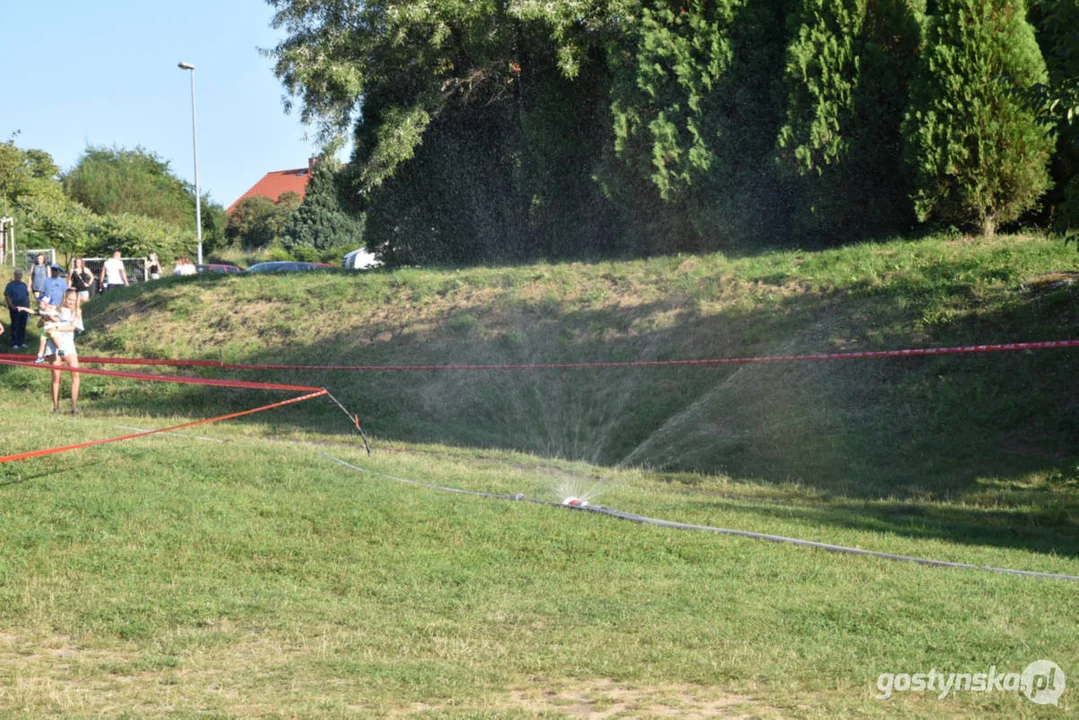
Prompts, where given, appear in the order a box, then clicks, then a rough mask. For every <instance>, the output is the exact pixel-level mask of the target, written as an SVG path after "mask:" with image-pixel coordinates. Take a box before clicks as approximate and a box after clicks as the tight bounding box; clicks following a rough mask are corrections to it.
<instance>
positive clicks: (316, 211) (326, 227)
mask: <svg viewBox="0 0 1079 720" xmlns="http://www.w3.org/2000/svg"><path fill="white" fill-rule="evenodd" d="M334 165H335V161H334V158H333V157H332V156H326V155H323V156H322V157H321V158H319V161H318V163H317V164H316V165H315V169H314V172H313V174H312V175H311V180H310V181H309V182H308V184H307V190H306V192H305V194H304V198H303V202H302V203H301V204H300V206H299V207H298V208H296V210H295V212H293V213H291V214H290V215H289V216H288V219H287V221H286V222H285V224H284V230H283V238H282V241H283V244H284V246H285V249H286V250H288V251H290V252H295V249H296V248H299V247H304V248H314V249H316V250H328V249H330V248H336V247H342V246H345V245H353V246H355V245H357V244H359V242H360V238H361V236H362V235H363V221H362V219H360V218H357V217H354V216H352V215H350V214H349V213H347V212H346V211H345V210H344V209H343V208H342V206H341V202H340V200H339V199H338V193H339V188H338V184H337V176H338V172H337V170H336V169H335V168H334Z"/></svg>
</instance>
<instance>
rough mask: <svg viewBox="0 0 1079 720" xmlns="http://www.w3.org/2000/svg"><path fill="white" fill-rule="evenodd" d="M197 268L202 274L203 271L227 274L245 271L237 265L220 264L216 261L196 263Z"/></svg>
mask: <svg viewBox="0 0 1079 720" xmlns="http://www.w3.org/2000/svg"><path fill="white" fill-rule="evenodd" d="M195 269H196V270H198V272H199V275H202V274H203V273H224V274H225V275H228V274H229V273H240V272H243V271H244V270H243V268H241V267H236V266H235V265H218V264H216V263H211V264H207V265H196V266H195Z"/></svg>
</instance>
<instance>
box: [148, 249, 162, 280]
mask: <svg viewBox="0 0 1079 720" xmlns="http://www.w3.org/2000/svg"><path fill="white" fill-rule="evenodd" d="M146 277H148V278H149V279H150V280H160V279H161V261H160V260H158V259H157V253H150V257H149V259H148V260H147V262H146Z"/></svg>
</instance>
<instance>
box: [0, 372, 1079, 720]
mask: <svg viewBox="0 0 1079 720" xmlns="http://www.w3.org/2000/svg"><path fill="white" fill-rule="evenodd" d="M18 372H19V373H20V374H21V375H26V374H28V373H30V372H32V371H18ZM41 375H42V376H44V375H45V373H41ZM24 382H25V384H27V385H31V386H34V385H37V384H38V382H39V381H38V380H37V379H36V378H25V377H24ZM40 382H43V380H42V381H40ZM132 391H135V390H134V389H132ZM234 401H235V402H237V404H239V403H241V402H247V403H249V404H252V405H253V404H257V400H256V398H255V397H254V394H252V395H251V396H244V397H243V398H235V399H234ZM314 402H321V401H319V400H316V401H314ZM38 406H41V407H47V401H45V402H42V398H41V397H39V396H38V395H36V394H33V393H31V392H28V391H25V390H24V391H11V390H4V391H0V410H2V412H0V417H3V418H4V419H3V420H2V421H0V434H2V436H3V437H5V438H8V441H6V442H5V445H4V449H5V451H7V450H9V449H10V450H11V451H19V450H25V449H31V448H34V447H42V446H47V445H51V444H60V443H65V442H72V441H78V440H81V439H86V438H93V437H105V436H109V435H115V434H123V433H124V432H125V431H126V429H125V428H118V427H117V425H118V424H123V425H125V426H127V427H151V426H154V427H156V426H157V425H155V424H154V423H156V422H157V419H154V418H145V417H143V418H138V417H129V418H126V419H120V418H116V417H111V416H101V415H98V416H95V414H94V412H93V410H92V406H89V405H88V406H87V410H86V411H85V414H84V416H83V417H80V418H78V419H77V420H76V419H71V418H69V417H53V416H49V415H46V414H44V413H43V412H42V411H41V407H38ZM290 411H291V408H285V409H282V410H279V411H273V412H274V415H273V416H266V417H262V418H260V419H258V420H250V421H235V422H231V423H228V424H224V425H219V426H210V427H208V428H201V429H199V430H198V431H197V432H195V431H189V432H188V433H185V435H184V436H176V435H171V436H156V437H154V438H148V439H142V440H133V441H129V442H125V443H120V444H116V445H112V446H102V447H98V448H93V449H88V450H84V451H78V452H74V453H70V454H66V455H57V456H52V457H50V458H42V459H38V460H30V461H24V462H19V463H12V464H8V465H4V466H0V508H2V509H0V546H2V547H3V554H2V564H0V656H2V661H0V711H2V712H3V713H4V714H7V715H11V716H25V717H42V716H46V715H52V716H59V717H97V716H101V715H105V716H124V715H126V716H128V717H165V716H168V717H195V716H199V717H204V716H218V717H350V716H351V717H377V716H404V715H408V716H417V717H431V718H436V717H446V718H450V717H453V718H461V717H469V718H472V717H479V718H488V717H489V718H496V717H498V718H500V717H535V716H541V717H579V716H588V715H587V713H590V712H595V713H601V712H604V711H611V712H612V714H611V715H609V716H610V717H664V716H671V717H713V716H714V717H725V716H729V717H836V716H865V715H872V716H891V717H1045V718H1056V717H1070V716H1072V714H1074V701H1072V700H1071V696H1072V695H1073V694H1074V690H1068V691H1067V693H1066V694H1065V696H1064V697H1063V699H1062V701H1061V703H1062V704H1061V705H1060V706H1059V707H1053V706H1046V707H1039V706H1036V705H1034V704H1032V703H1030V702H1029V701H1027V700H1026V699H1024V698H1022V697H1019V696H1018V695H1017V694H1015V693H994V694H971V693H964V694H960V695H958V696H956V697H949V698H946V699H944V700H938V699H937V698H935V697H926V696H925V695H916V694H909V693H908V694H902V693H896V694H895V695H894V696H893V698H892V699H890V700H888V701H882V700H876V699H874V695H875V694H876V690H875V681H876V677H877V675H878V674H879V673H881V672H911V673H913V672H928V671H929V670H930V669H936V670H938V671H946V672H988V670H989V666H991V665H993V666H996V667H997V668H998V669H1001V671H1009V672H1021V671H1022V669H1023V668H1025V667H1026V665H1027V664H1029V663H1030V662H1033V661H1035V660H1038V659H1043V658H1044V659H1050V660H1052V661H1054V662H1056V663H1057V664H1058V665H1060V666H1061V667H1062V668H1063V669H1064V670H1065V672H1069V673H1075V672H1076V671H1077V669H1079V648H1077V646H1076V644H1075V638H1076V637H1077V636H1079V635H1077V631H1079V627H1077V625H1079V622H1077V619H1076V618H1079V593H1077V592H1076V590H1077V586H1076V584H1075V583H1070V582H1063V581H1051V580H1038V579H1032V578H1023V577H1014V576H1005V575H997V574H992V573H987V572H977V571H955V570H941V569H933V568H925V567H920V566H916V565H911V564H904V563H892V562H887V561H883V560H875V559H865V558H852V557H846V556H841V555H835V554H830V553H826V552H822V551H814V550H806V549H799V548H795V547H790V546H784V545H775V544H771V543H762V542H757V541H751V540H743V539H737V538H731V537H721V536H714V535H709V534H704V533H692V532H679V531H674V530H665V529H662V528H655V527H649V526H640V525H635V524H631V523H625V522H620V521H617V520H613V519H610V518H606V517H601V516H596V515H593V514H587V513H582V512H575V511H570V510H564V509H560V508H553V507H547V506H542V505H536V504H532V503H524V502H509V501H498V500H487V499H482V498H476V497H470V496H461V495H454V494H448V493H441V492H436V491H433V490H429V489H426V488H422V487H416V486H410V485H405V484H402V483H400V482H397V481H395V480H392V479H390V478H388V477H385V475H392V476H395V477H399V478H405V479H413V480H419V481H423V482H428V483H436V484H442V485H449V486H455V487H462V488H471V489H481V490H490V491H495V492H508V493H516V492H521V493H524V494H526V495H528V496H529V497H536V498H543V499H557V498H558V496H559V493H558V488H560V487H568V486H576V487H578V488H583V489H585V490H598V491H600V492H601V494H600V495H599V496H598V497H597V498H596V501H597V502H602V503H604V504H606V505H609V506H612V507H617V508H621V509H625V510H632V511H636V512H641V513H643V514H648V515H655V516H661V517H664V518H668V519H676V520H684V521H689V522H695V523H705V524H712V525H719V526H723V527H734V528H745V529H753V530H757V531H763V532H771V533H777V534H784V535H794V536H798V537H805V538H809V539H814V540H820V541H825V542H833V543H840V544H846V545H856V546H859V547H866V548H871V549H876V550H884V551H889V552H896V553H904V554H915V555H922V556H929V557H934V558H939V559H950V560H959V561H963V562H971V563H977V564H990V565H1004V566H1012V567H1020V568H1024V569H1033V570H1046V571H1054V572H1063V573H1069V574H1073V575H1079V558H1077V557H1076V547H1075V542H1076V538H1075V536H1074V534H1070V535H1069V533H1068V532H1067V529H1066V528H1060V527H1056V528H1054V527H1049V528H1040V529H1039V528H1036V527H1030V526H1029V524H1028V523H1027V522H1026V521H1025V520H1024V519H1023V518H1022V511H1021V510H1018V511H1015V513H1014V514H1015V516H1016V517H1015V518H1014V520H1013V521H1010V522H1009V521H1008V520H1007V519H1006V518H1001V517H999V515H1000V513H998V512H997V511H995V510H994V509H993V505H994V502H993V499H994V497H995V498H996V499H997V500H1000V499H1002V498H1003V497H1005V495H1004V494H1005V493H1006V492H1012V491H1014V488H1012V489H1010V490H1009V489H1006V488H1000V487H999V486H997V485H994V484H993V483H986V485H985V487H984V488H983V489H982V493H983V495H982V497H981V502H973V501H971V499H969V498H967V499H961V500H957V501H955V502H952V503H947V502H945V503H941V502H937V503H925V504H917V503H909V502H905V501H904V502H899V501H896V502H892V503H889V502H885V501H878V502H876V503H862V502H854V501H843V502H830V501H828V500H827V499H825V498H821V497H820V496H819V494H817V493H815V492H814V491H812V490H811V489H809V488H805V487H801V486H795V485H783V486H775V485H769V484H759V483H748V482H739V481H737V480H735V479H732V478H727V477H720V476H706V475H699V474H698V475H684V476H675V475H667V476H660V475H654V474H650V473H648V472H645V471H640V470H611V469H608V468H600V467H593V466H588V465H585V464H583V463H569V462H564V461H556V460H551V459H544V458H539V457H536V456H530V455H523V454H515V453H511V452H497V451H483V450H466V449H453V448H445V447H438V446H410V445H405V444H399V443H389V442H384V441H380V442H377V443H376V446H375V453H374V455H373V456H372V457H371V458H367V457H366V456H365V455H364V454H363V453H362V452H361V451H360V449H359V448H358V446H357V445H356V443H355V441H354V440H352V439H350V438H349V437H348V436H347V435H344V434H337V435H334V434H330V435H325V436H319V435H317V434H315V433H307V434H306V439H307V440H308V441H320V443H321V444H310V443H298V442H295V441H289V442H284V441H280V440H274V439H272V437H269V436H270V435H272V434H273V433H274V432H275V430H276V429H277V428H275V425H276V424H277V423H283V424H285V425H287V424H288V423H289V422H290V417H289V413H290ZM195 435H198V436H200V437H202V438H209V439H201V440H200V439H196V438H195V437H193V436H195ZM213 440H220V441H224V442H214V441H213ZM320 453H326V454H329V455H331V456H333V457H337V458H340V459H345V460H347V461H348V462H350V463H353V464H355V465H357V466H359V467H362V468H364V469H367V470H370V471H374V472H377V473H382V474H383V475H374V474H362V473H358V472H356V471H354V470H351V469H349V468H347V467H344V466H342V465H340V464H337V463H334V462H332V461H331V460H329V459H327V458H325V457H323V456H322V455H321V454H320ZM1031 482H1034V481H1033V480H1032V481H1031ZM1054 492H1057V493H1060V495H1059V497H1060V498H1061V499H1062V500H1066V501H1069V502H1072V503H1074V502H1075V499H1076V494H1077V493H1079V489H1077V487H1076V484H1075V478H1074V477H1073V478H1071V479H1070V480H1069V483H1068V484H1067V485H1066V486H1060V487H1056V488H1055V490H1054ZM980 520H985V522H984V523H983V522H980ZM1051 547H1055V548H1056V549H1057V550H1056V552H1053V551H1052V550H1051ZM664 713H667V715H664ZM694 713H696V715H695V714H694ZM596 716H598V715H596Z"/></svg>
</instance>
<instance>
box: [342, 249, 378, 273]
mask: <svg viewBox="0 0 1079 720" xmlns="http://www.w3.org/2000/svg"><path fill="white" fill-rule="evenodd" d="M381 265H382V261H381V260H379V259H378V258H377V257H375V254H374V253H373V252H371V251H370V250H368V249H367V248H360V249H359V250H353V251H352V252H350V253H348V254H347V255H345V259H344V260H343V261H341V266H342V267H344V268H345V269H346V270H368V269H370V268H376V267H379V266H381Z"/></svg>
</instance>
